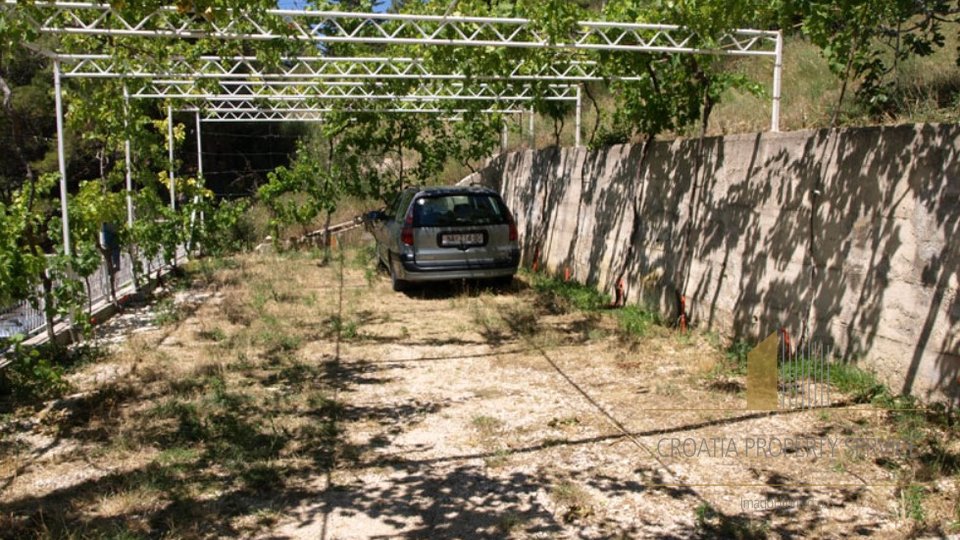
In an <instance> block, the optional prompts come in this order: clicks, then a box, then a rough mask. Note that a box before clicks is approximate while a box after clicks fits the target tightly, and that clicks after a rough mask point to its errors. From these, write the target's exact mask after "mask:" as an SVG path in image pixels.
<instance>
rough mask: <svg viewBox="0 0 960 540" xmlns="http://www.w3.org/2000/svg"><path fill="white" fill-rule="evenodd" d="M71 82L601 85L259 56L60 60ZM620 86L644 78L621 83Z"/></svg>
mask: <svg viewBox="0 0 960 540" xmlns="http://www.w3.org/2000/svg"><path fill="white" fill-rule="evenodd" d="M54 58H55V59H57V60H60V61H61V63H62V64H63V65H64V74H63V76H64V77H68V78H125V79H129V78H140V79H145V78H149V79H157V78H162V77H181V78H182V77H189V78H191V79H226V78H233V79H238V78H239V79H255V80H274V79H280V80H282V79H302V78H304V77H310V78H311V79H332V80H339V79H349V80H358V79H360V80H362V79H375V80H386V79H418V80H467V79H470V80H479V81H502V80H509V81H557V82H561V81H569V82H585V81H600V80H603V76H602V75H601V74H600V73H599V68H598V65H597V63H596V62H593V61H589V60H567V61H563V62H557V63H554V64H550V65H547V66H538V67H537V69H538V70H539V71H538V73H524V68H525V63H524V62H523V61H520V62H518V63H517V64H515V65H514V66H512V68H511V69H510V71H509V73H504V74H471V75H470V76H469V77H468V76H467V75H465V74H463V73H434V72H432V71H431V69H430V67H429V66H428V65H427V64H426V62H425V61H424V60H423V59H422V58H386V57H323V56H305V57H286V58H282V59H281V60H280V62H279V63H278V64H277V65H276V66H273V67H270V66H265V65H263V64H262V63H261V62H260V61H259V60H258V59H257V58H256V57H253V56H223V57H221V56H201V57H200V58H198V59H196V60H187V59H185V58H173V59H171V60H169V61H168V62H167V63H166V64H164V65H163V66H158V65H152V64H148V63H145V62H140V63H134V64H132V65H131V64H129V63H127V64H124V65H122V66H118V65H116V64H115V62H114V59H113V57H112V56H110V55H107V54H57V55H54ZM618 79H620V80H628V79H639V77H618Z"/></svg>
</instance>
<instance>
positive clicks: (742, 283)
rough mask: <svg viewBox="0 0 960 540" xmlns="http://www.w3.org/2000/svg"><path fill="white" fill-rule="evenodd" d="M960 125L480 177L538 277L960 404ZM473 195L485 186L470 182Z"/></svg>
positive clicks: (680, 146) (635, 156) (557, 157)
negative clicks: (814, 350) (808, 349)
mask: <svg viewBox="0 0 960 540" xmlns="http://www.w3.org/2000/svg"><path fill="white" fill-rule="evenodd" d="M958 137H960V127H958V126H954V125H934V124H923V125H916V126H899V127H880V128H861V129H847V130H838V131H816V132H810V131H807V132H795V133H787V134H757V135H738V136H730V137H725V138H708V139H704V140H703V141H699V140H697V139H690V140H678V141H672V142H656V143H653V144H652V145H650V148H649V149H648V153H647V154H646V156H644V148H643V147H642V146H640V145H633V146H629V145H621V146H613V147H608V148H604V149H602V150H598V151H593V152H588V151H586V150H584V149H569V148H568V149H562V150H561V149H557V148H550V149H546V150H541V151H536V152H532V151H527V152H518V153H512V154H508V155H504V156H499V157H498V158H496V159H494V160H492V161H491V162H490V163H489V164H488V166H487V168H485V169H484V170H483V171H480V172H479V173H478V174H477V175H474V176H473V177H472V178H473V181H477V182H482V183H485V184H486V185H490V186H492V187H495V188H497V189H500V190H501V192H502V193H503V194H504V198H505V199H506V201H507V204H508V205H509V206H510V208H511V209H512V210H513V212H514V213H515V214H516V217H517V220H518V222H519V224H520V227H521V231H522V232H523V237H522V244H523V248H524V262H525V264H526V265H527V266H532V265H533V263H534V260H536V264H537V265H538V266H539V267H540V268H547V269H549V270H551V271H554V272H562V271H563V269H565V268H569V269H570V270H571V272H572V275H573V276H574V277H575V278H576V279H578V280H580V281H584V282H588V283H591V284H594V285H597V286H598V287H600V288H602V289H605V290H608V291H610V290H612V289H613V287H615V285H616V282H617V281H618V280H619V279H620V278H621V277H622V279H623V282H624V285H625V287H626V289H627V293H628V298H629V299H630V301H633V302H644V303H650V304H655V305H657V306H659V308H660V309H661V310H663V311H665V312H666V313H667V314H668V315H669V316H670V317H674V318H675V317H676V316H677V315H678V307H679V301H678V299H679V298H680V296H681V295H683V296H685V297H686V305H687V311H688V314H689V315H690V316H691V320H692V322H693V323H694V324H697V325H699V326H700V327H702V328H708V329H713V330H718V331H720V332H723V333H727V334H735V335H740V336H749V337H753V338H757V337H760V336H763V335H767V334H769V333H770V332H773V331H775V330H776V329H778V328H780V327H784V328H787V329H788V330H790V331H791V332H793V333H794V334H798V333H799V332H801V331H802V323H803V321H804V320H805V319H806V318H807V317H806V314H807V313H808V312H809V321H810V324H811V328H810V333H811V335H812V336H813V338H814V339H815V340H816V341H818V342H820V343H822V344H824V345H825V346H830V347H832V348H833V350H834V352H835V354H837V355H838V356H842V357H843V358H845V359H847V360H848V361H854V362H862V363H863V364H864V365H866V366H869V367H870V368H872V369H873V370H874V371H876V372H877V373H878V374H879V375H880V376H881V378H882V379H883V380H884V381H885V382H886V383H887V384H888V385H890V386H891V388H895V389H896V388H900V389H902V391H903V392H909V393H913V394H915V395H917V396H919V397H923V398H926V399H947V400H950V401H951V402H953V403H954V404H957V402H958V398H960V384H958V376H960V296H958V292H957V291H958V279H960V277H958V273H960V250H958V247H957V245H956V244H957V241H956V240H954V239H956V238H960V163H958V162H960V160H958V154H960V150H958V143H957V141H958ZM468 180H469V179H468Z"/></svg>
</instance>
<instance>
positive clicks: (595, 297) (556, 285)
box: [531, 273, 610, 313]
mask: <svg viewBox="0 0 960 540" xmlns="http://www.w3.org/2000/svg"><path fill="white" fill-rule="evenodd" d="M531 285H532V286H533V290H534V291H535V292H536V293H537V296H538V297H539V300H540V302H541V303H542V304H543V305H544V307H546V308H547V309H549V310H550V311H552V312H555V313H565V312H568V311H573V310H580V311H598V310H600V309H603V308H604V307H607V306H609V305H610V295H607V294H604V293H602V292H600V291H598V290H597V289H595V288H593V287H591V286H589V285H584V284H582V283H577V282H576V281H563V280H561V279H559V278H555V277H553V276H550V275H547V274H539V273H538V274H532V281H531Z"/></svg>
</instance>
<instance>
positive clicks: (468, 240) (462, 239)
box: [440, 233, 483, 247]
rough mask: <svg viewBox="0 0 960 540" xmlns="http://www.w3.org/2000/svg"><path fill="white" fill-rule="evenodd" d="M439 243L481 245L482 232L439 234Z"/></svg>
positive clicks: (445, 245)
mask: <svg viewBox="0 0 960 540" xmlns="http://www.w3.org/2000/svg"><path fill="white" fill-rule="evenodd" d="M440 245H441V246H443V247H448V246H482V245H483V234H481V233H456V234H444V235H441V236H440Z"/></svg>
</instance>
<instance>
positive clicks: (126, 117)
mask: <svg viewBox="0 0 960 540" xmlns="http://www.w3.org/2000/svg"><path fill="white" fill-rule="evenodd" d="M123 127H124V128H126V129H130V93H129V92H128V91H127V85H123ZM125 135H126V140H124V142H123V158H124V162H125V164H126V180H127V227H129V228H131V229H132V228H133V162H132V159H131V157H130V133H129V132H128V133H126V134H125Z"/></svg>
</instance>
